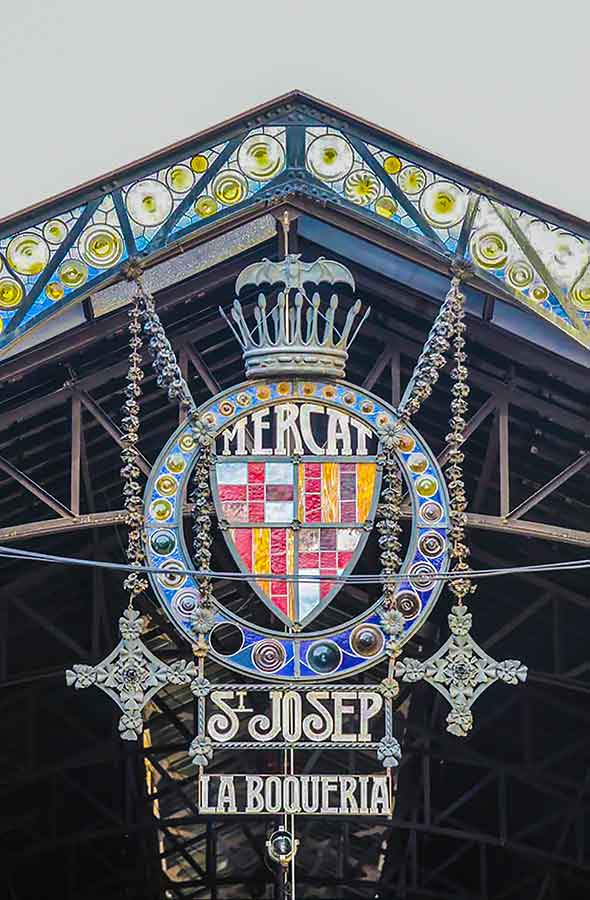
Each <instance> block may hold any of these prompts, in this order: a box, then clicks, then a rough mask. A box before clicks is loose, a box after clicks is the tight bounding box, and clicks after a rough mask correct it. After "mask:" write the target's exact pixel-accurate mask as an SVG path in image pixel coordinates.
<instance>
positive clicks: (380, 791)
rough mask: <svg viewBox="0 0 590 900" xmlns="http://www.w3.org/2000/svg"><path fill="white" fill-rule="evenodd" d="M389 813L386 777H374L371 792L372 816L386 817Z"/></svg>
mask: <svg viewBox="0 0 590 900" xmlns="http://www.w3.org/2000/svg"><path fill="white" fill-rule="evenodd" d="M390 812H391V808H390V806H389V791H388V790H387V776H385V775H375V777H374V779H373V791H372V794H371V812H370V815H372V816H387V815H389V813H390Z"/></svg>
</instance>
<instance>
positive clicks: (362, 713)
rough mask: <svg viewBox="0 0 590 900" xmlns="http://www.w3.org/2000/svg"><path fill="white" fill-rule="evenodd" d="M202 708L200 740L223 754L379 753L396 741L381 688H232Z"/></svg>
mask: <svg viewBox="0 0 590 900" xmlns="http://www.w3.org/2000/svg"><path fill="white" fill-rule="evenodd" d="M261 699H262V702H261ZM199 705H200V709H199V712H200V715H199V720H200V722H201V728H200V735H201V736H202V737H203V738H206V739H208V740H209V741H211V743H212V745H213V747H214V748H215V747H219V748H220V749H221V748H224V749H227V750H230V749H234V750H268V749H294V750H297V749H299V750H304V749H305V750H309V749H332V750H347V749H354V748H355V747H358V748H359V749H363V750H377V749H378V748H379V746H380V742H381V740H382V738H383V737H384V736H385V737H388V736H392V723H393V710H392V703H391V699H390V698H388V697H384V696H383V693H382V690H381V686H380V685H346V684H340V685H323V684H318V685H291V686H289V687H288V688H286V687H285V686H284V685H272V684H266V685H260V684H256V685H243V684H240V685H236V684H227V685H219V687H216V688H215V689H214V690H211V691H210V692H209V693H208V694H207V695H206V696H203V697H200V698H199Z"/></svg>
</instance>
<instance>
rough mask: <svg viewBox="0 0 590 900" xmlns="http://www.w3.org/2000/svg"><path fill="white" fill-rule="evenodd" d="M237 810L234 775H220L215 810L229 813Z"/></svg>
mask: <svg viewBox="0 0 590 900" xmlns="http://www.w3.org/2000/svg"><path fill="white" fill-rule="evenodd" d="M226 807H227V808H226ZM237 811H238V810H237V807H236V792H235V789H234V776H233V775H221V776H220V779H219V794H218V795H217V812H218V813H226V812H228V813H230V812H237Z"/></svg>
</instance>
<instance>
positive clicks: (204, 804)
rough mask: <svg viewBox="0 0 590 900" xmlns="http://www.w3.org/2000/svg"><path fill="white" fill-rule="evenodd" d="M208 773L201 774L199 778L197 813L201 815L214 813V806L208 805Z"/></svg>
mask: <svg viewBox="0 0 590 900" xmlns="http://www.w3.org/2000/svg"><path fill="white" fill-rule="evenodd" d="M210 777H211V776H210V775H201V777H200V778H199V813H200V814H201V815H202V816H206V815H208V813H214V812H215V807H214V806H209V778H210Z"/></svg>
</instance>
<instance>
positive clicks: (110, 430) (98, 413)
mask: <svg viewBox="0 0 590 900" xmlns="http://www.w3.org/2000/svg"><path fill="white" fill-rule="evenodd" d="M74 391H75V393H76V394H77V395H78V396H79V397H80V400H81V401H82V403H83V405H84V406H85V407H86V409H87V410H88V412H89V413H90V414H91V415H92V417H93V418H94V419H96V421H97V422H98V424H99V425H101V426H102V427H103V428H104V430H105V431H106V433H107V434H109V435H110V436H111V437H112V439H113V440H114V441H115V443H117V444H118V445H119V447H123V446H124V440H123V432H122V431H121V429H120V428H119V427H118V426H117V425H115V423H114V422H113V420H112V419H110V418H109V417H108V416H107V415H106V413H104V412H103V411H102V409H101V408H100V406H99V405H98V403H96V401H95V400H93V399H92V397H91V396H90V394H87V393H86V391H84V390H82V389H81V388H79V387H76V386H74ZM137 465H138V466H139V468H140V469H141V471H142V472H143V473H144V475H149V474H150V471H151V468H152V467H151V465H150V463H149V462H148V461H147V459H146V458H145V456H143V454H142V453H140V454H139V456H138V459H137Z"/></svg>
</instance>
